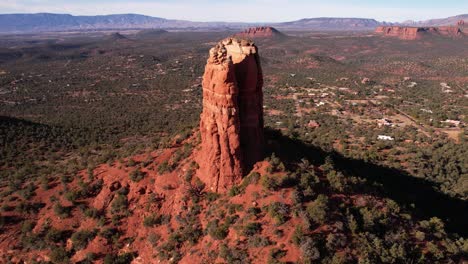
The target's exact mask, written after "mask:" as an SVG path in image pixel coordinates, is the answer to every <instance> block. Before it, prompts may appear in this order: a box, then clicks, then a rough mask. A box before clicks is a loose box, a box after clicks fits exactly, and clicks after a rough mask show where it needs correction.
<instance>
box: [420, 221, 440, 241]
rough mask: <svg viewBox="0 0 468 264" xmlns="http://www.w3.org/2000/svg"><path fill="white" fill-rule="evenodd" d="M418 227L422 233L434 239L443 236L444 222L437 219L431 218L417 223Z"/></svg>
mask: <svg viewBox="0 0 468 264" xmlns="http://www.w3.org/2000/svg"><path fill="white" fill-rule="evenodd" d="M419 226H420V227H421V229H422V230H423V231H426V233H428V234H430V235H432V236H434V237H436V238H442V237H443V236H445V230H444V228H445V227H444V222H442V220H440V219H439V218H437V217H432V218H431V219H429V221H427V220H424V221H421V222H419Z"/></svg>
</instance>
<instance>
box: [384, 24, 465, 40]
mask: <svg viewBox="0 0 468 264" xmlns="http://www.w3.org/2000/svg"><path fill="white" fill-rule="evenodd" d="M375 32H376V33H379V34H382V35H384V36H389V37H397V38H400V39H404V40H416V39H421V38H423V37H425V36H431V35H433V36H445V37H461V36H463V32H462V30H461V29H460V28H459V27H452V26H444V27H397V26H392V27H385V26H381V27H377V28H376V30H375Z"/></svg>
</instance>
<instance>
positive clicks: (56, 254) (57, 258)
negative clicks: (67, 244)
mask: <svg viewBox="0 0 468 264" xmlns="http://www.w3.org/2000/svg"><path fill="white" fill-rule="evenodd" d="M50 260H51V261H52V262H53V263H70V257H69V256H68V253H67V251H66V249H65V248H63V247H53V248H52V250H51V251H50Z"/></svg>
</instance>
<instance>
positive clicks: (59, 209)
mask: <svg viewBox="0 0 468 264" xmlns="http://www.w3.org/2000/svg"><path fill="white" fill-rule="evenodd" d="M54 213H55V214H56V215H57V216H58V217H61V218H68V217H70V216H71V207H67V206H62V205H61V204H60V203H56V204H55V205H54Z"/></svg>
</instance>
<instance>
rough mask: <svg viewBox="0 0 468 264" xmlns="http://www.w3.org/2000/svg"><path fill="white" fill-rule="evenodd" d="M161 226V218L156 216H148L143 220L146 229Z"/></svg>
mask: <svg viewBox="0 0 468 264" xmlns="http://www.w3.org/2000/svg"><path fill="white" fill-rule="evenodd" d="M161 224H162V218H161V216H157V215H155V214H152V215H150V216H147V217H145V218H144V219H143V225H144V226H146V227H154V226H157V225H161Z"/></svg>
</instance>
